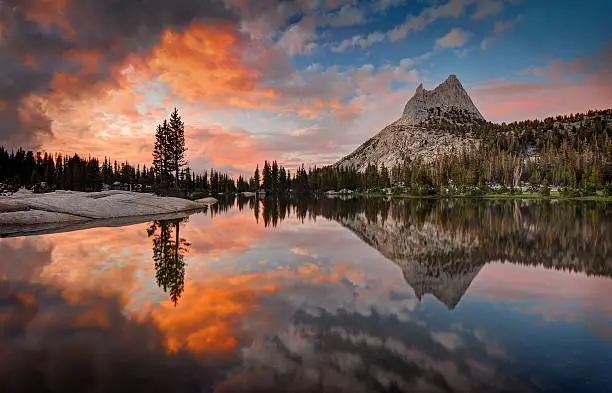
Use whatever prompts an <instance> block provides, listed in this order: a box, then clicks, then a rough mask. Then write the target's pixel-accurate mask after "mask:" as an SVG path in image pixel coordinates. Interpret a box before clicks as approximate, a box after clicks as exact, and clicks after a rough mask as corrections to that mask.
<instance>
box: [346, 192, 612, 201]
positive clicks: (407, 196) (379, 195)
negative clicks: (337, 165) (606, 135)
mask: <svg viewBox="0 0 612 393" xmlns="http://www.w3.org/2000/svg"><path fill="white" fill-rule="evenodd" d="M352 195H354V196H358V197H364V198H397V199H400V198H401V199H487V200H501V199H506V200H538V201H577V202H605V203H612V196H603V195H591V196H577V197H571V196H563V195H560V194H555V195H553V194H552V193H551V195H550V196H544V195H542V194H538V193H524V194H514V195H510V194H493V193H491V194H483V195H458V194H454V195H453V194H451V195H411V194H382V193H363V192H355V193H353V194H352Z"/></svg>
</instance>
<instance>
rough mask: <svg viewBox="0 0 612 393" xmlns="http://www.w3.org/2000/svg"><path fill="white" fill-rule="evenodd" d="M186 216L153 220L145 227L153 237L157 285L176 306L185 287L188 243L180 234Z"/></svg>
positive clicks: (149, 235)
mask: <svg viewBox="0 0 612 393" xmlns="http://www.w3.org/2000/svg"><path fill="white" fill-rule="evenodd" d="M186 221H187V218H182V219H175V220H163V221H153V222H152V223H151V226H150V227H149V228H148V229H147V235H148V237H153V261H154V262H155V279H156V281H157V285H158V286H159V287H160V288H162V289H163V290H164V292H167V293H168V294H169V296H170V300H172V302H173V303H174V305H175V306H176V305H177V303H178V300H179V299H180V297H181V295H182V294H183V290H184V288H185V266H186V264H185V255H186V254H187V252H188V251H189V250H188V246H189V243H187V241H186V240H185V239H184V238H182V237H181V236H180V228H181V223H185V222H186Z"/></svg>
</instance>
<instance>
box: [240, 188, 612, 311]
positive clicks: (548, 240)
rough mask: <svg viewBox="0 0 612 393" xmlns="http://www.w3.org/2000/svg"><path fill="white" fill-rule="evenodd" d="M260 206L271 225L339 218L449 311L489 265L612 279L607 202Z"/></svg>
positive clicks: (269, 201)
mask: <svg viewBox="0 0 612 393" xmlns="http://www.w3.org/2000/svg"><path fill="white" fill-rule="evenodd" d="M232 203H233V202H232ZM260 203H261V204H262V205H263V207H262V209H263V214H262V215H263V224H264V226H266V227H267V226H270V225H271V226H273V227H276V226H277V225H278V223H279V222H282V221H283V220H284V219H285V218H286V217H289V216H291V215H295V216H296V217H297V218H298V219H299V220H300V221H302V222H303V221H304V220H305V219H306V218H308V219H309V220H316V218H317V217H319V216H321V217H324V218H326V219H328V220H334V221H337V222H338V223H340V224H341V225H342V226H344V227H345V228H347V229H349V230H351V231H352V232H353V233H355V234H356V235H357V236H358V237H359V238H360V239H361V240H362V241H364V242H365V243H367V244H369V245H370V246H372V247H374V248H375V249H376V250H378V251H379V252H380V253H381V254H382V255H383V256H385V257H386V258H387V259H389V260H391V261H392V262H394V263H395V264H397V265H398V266H399V267H400V268H401V269H402V272H403V274H404V278H405V280H406V282H407V283H408V284H409V285H410V286H411V287H412V288H413V289H414V292H415V294H416V296H417V297H418V298H419V299H420V298H421V297H422V296H423V295H425V294H431V295H433V296H435V297H436V298H437V299H438V300H440V301H441V302H443V303H444V304H445V305H446V306H447V307H448V308H449V309H453V308H455V306H456V305H457V304H458V303H459V301H460V299H461V297H462V296H463V295H464V294H465V292H466V291H467V289H468V287H469V286H470V284H471V282H472V280H473V279H474V278H475V277H476V276H477V275H478V273H479V272H480V270H481V268H482V267H483V266H484V265H485V264H487V263H489V262H509V263H514V264H524V265H531V266H544V267H546V268H553V269H556V270H566V271H572V272H584V273H586V274H587V275H598V276H606V277H610V276H612V220H611V217H612V209H611V207H610V205H609V204H599V203H587V202H550V201H510V200H499V201H486V200H433V199H418V200H415V199H403V200H385V199H382V198H371V199H352V200H347V201H342V200H338V199H331V200H329V199H321V200H309V201H307V200H287V199H285V200H283V199H276V198H265V199H263V200H261V201H256V200H255V199H254V198H251V200H250V201H249V206H251V207H252V208H253V209H254V211H255V216H256V218H258V217H259V209H260V206H259V205H260ZM238 204H239V206H244V205H245V202H244V201H242V202H241V201H240V199H239V201H238Z"/></svg>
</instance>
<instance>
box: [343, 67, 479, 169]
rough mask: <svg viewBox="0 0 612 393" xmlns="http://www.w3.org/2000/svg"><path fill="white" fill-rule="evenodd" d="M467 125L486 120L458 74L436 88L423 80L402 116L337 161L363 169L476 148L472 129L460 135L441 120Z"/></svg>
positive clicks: (426, 158) (426, 160) (456, 124)
mask: <svg viewBox="0 0 612 393" xmlns="http://www.w3.org/2000/svg"><path fill="white" fill-rule="evenodd" d="M441 123H446V124H452V125H455V126H466V125H475V124H483V123H486V120H485V118H484V117H483V116H482V114H481V113H480V111H479V110H478V108H477V107H476V105H474V102H473V101H472V99H471V98H470V96H469V94H468V93H467V92H466V91H465V89H464V88H463V85H462V84H461V82H460V81H459V79H458V78H457V76H456V75H455V74H451V75H449V76H448V77H447V78H446V79H445V80H444V81H443V82H442V83H440V84H439V85H438V86H436V87H435V88H434V89H432V90H426V89H425V88H424V87H423V84H422V83H421V84H419V85H418V86H417V88H416V90H415V92H414V94H413V95H412V97H411V98H410V99H409V100H408V102H407V103H406V105H405V106H404V110H403V112H402V114H401V116H400V117H399V119H397V120H395V121H394V122H392V123H390V124H389V125H388V126H386V127H385V128H383V129H382V130H381V131H380V132H378V133H377V134H376V135H374V136H373V137H372V138H370V139H368V140H367V141H366V142H364V143H363V144H361V145H360V146H359V147H358V148H357V149H355V150H354V151H353V152H352V153H350V154H348V155H347V156H345V157H343V158H342V159H341V160H340V161H338V162H336V163H335V164H334V165H333V166H335V167H354V168H356V169H357V170H359V171H363V170H365V169H366V168H367V166H368V165H370V164H375V165H376V166H381V165H385V166H386V167H387V168H391V167H393V166H394V165H397V164H402V163H404V162H405V161H406V160H414V159H422V160H423V161H425V162H428V161H431V160H433V159H434V158H435V156H436V155H438V154H445V153H449V152H459V151H462V150H466V149H472V148H474V147H476V146H477V145H478V140H477V139H476V138H473V136H472V135H471V134H470V133H466V135H465V136H458V135H456V134H452V133H449V132H446V131H444V130H442V128H441V127H438V125H439V124H441Z"/></svg>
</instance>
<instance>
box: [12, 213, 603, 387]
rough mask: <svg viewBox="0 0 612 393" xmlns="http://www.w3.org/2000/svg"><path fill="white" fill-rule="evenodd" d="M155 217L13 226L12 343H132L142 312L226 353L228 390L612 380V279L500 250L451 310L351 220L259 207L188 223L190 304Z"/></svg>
mask: <svg viewBox="0 0 612 393" xmlns="http://www.w3.org/2000/svg"><path fill="white" fill-rule="evenodd" d="M146 227H147V224H141V225H133V226H129V227H122V228H96V229H90V230H85V231H79V232H70V233H64V234H54V235H46V236H39V237H31V238H12V239H0V255H2V262H0V277H2V279H3V280H4V282H5V284H3V287H2V291H1V292H0V293H1V294H0V298H1V299H4V300H3V308H2V315H1V318H0V319H1V320H2V321H4V322H5V326H10V327H11V328H10V329H9V328H6V329H4V331H3V337H2V344H1V345H2V346H3V347H5V348H4V349H3V351H4V352H3V353H11V354H13V355H15V354H17V353H20V352H19V351H20V350H23V348H24V345H25V344H23V343H24V342H27V343H28V344H27V345H26V346H27V347H28V348H33V347H37V346H38V347H41V346H44V345H46V344H45V343H46V342H45V337H54V335H53V334H57V332H58V331H64V330H65V331H66V332H68V331H70V332H73V333H74V335H75V337H77V336H78V333H76V332H77V331H81V330H84V329H86V328H87V329H90V330H91V329H94V328H100V327H103V328H104V329H107V330H108V329H110V330H109V331H107V332H106V333H105V334H106V336H104V338H102V339H101V340H102V341H103V342H104V341H109V342H110V341H113V340H119V341H118V342H120V343H121V346H117V347H116V348H121V350H126V351H127V350H128V349H127V348H128V347H130V346H132V347H134V348H136V347H137V346H138V345H140V344H137V343H136V342H137V341H138V340H137V339H136V338H135V337H136V336H140V335H141V334H140V333H138V334H136V336H134V335H132V336H130V335H127V336H126V334H127V333H126V332H129V331H131V330H130V329H132V327H130V328H128V327H126V326H132V325H131V324H133V323H138V324H139V325H138V329H141V325H142V326H150V327H151V328H153V329H154V330H155V331H156V332H157V333H156V334H153V333H151V334H153V335H152V336H151V337H149V336H147V335H146V334H142V336H143V337H148V338H147V339H148V340H153V341H155V342H157V341H159V343H158V344H157V345H158V346H159V347H160V348H164V349H165V350H162V349H158V350H159V351H161V352H160V354H159V355H158V356H161V357H163V358H164V359H166V360H167V359H169V358H170V357H171V356H178V355H177V354H180V353H183V352H182V351H183V350H184V349H187V350H188V353H191V354H195V356H196V358H197V359H200V360H199V361H198V362H196V363H195V365H193V367H196V369H197V367H203V366H202V364H203V363H201V361H202V359H206V361H207V362H211V361H213V366H211V365H210V364H209V363H206V367H209V368H210V367H212V368H213V370H215V371H219V372H221V371H220V370H223V371H222V372H221V374H220V375H217V376H215V377H214V378H213V379H214V380H215V381H217V384H216V385H215V386H216V389H217V391H234V390H239V388H240V387H243V386H244V384H245V383H246V384H248V386H252V387H253V388H255V387H261V388H265V389H270V388H271V387H272V386H273V385H274V384H276V385H277V387H278V384H279V383H281V384H285V386H297V385H299V386H301V387H302V388H304V389H306V390H308V389H311V390H313V391H314V390H316V391H319V390H320V389H319V388H320V387H321V386H325V387H326V388H329V389H332V390H333V389H348V390H352V391H355V392H358V391H366V390H368V389H369V390H384V388H387V389H390V388H391V387H393V386H396V387H398V388H399V389H400V390H410V389H411V388H415V389H417V390H418V389H423V390H424V391H444V390H445V389H446V388H448V387H449V386H451V387H452V389H453V390H456V391H465V392H471V391H551V390H550V389H553V390H554V389H557V391H559V389H561V388H563V389H566V391H593V392H595V391H609V390H610V389H611V388H612V376H611V375H610V373H609V369H608V365H609V364H611V362H612V303H610V302H609V301H607V297H609V294H611V293H612V280H611V279H610V278H607V277H594V276H591V277H587V276H586V275H584V274H579V273H567V272H564V271H555V270H550V269H545V268H543V267H531V266H524V265H513V264H511V263H491V264H487V265H485V266H484V267H483V268H482V269H481V270H480V271H479V272H478V274H477V275H476V277H475V278H474V279H473V281H472V282H471V284H469V283H468V284H469V289H467V292H466V294H465V295H463V296H462V297H461V300H460V301H459V303H458V304H457V305H456V307H455V308H454V309H453V310H450V309H449V308H448V307H447V306H446V305H445V304H444V303H443V302H441V301H439V300H437V299H435V298H434V297H433V296H431V295H426V296H424V297H423V298H422V299H421V300H420V301H419V300H418V299H417V297H416V296H415V294H414V291H413V289H412V288H411V287H410V286H409V285H408V284H407V283H406V281H405V279H404V276H403V274H402V270H401V269H400V268H399V267H398V266H397V265H396V264H394V263H392V262H391V261H389V260H387V259H386V258H384V257H383V256H382V255H381V254H380V253H379V252H378V251H377V250H376V249H375V248H373V247H371V246H369V245H367V244H366V243H364V242H363V241H361V240H360V239H359V238H358V237H357V236H355V234H354V233H352V232H351V231H348V230H346V229H345V228H343V227H342V226H341V225H340V224H338V223H337V222H335V221H330V220H326V219H324V218H321V217H319V218H317V220H316V222H313V221H309V220H306V221H305V222H304V223H301V222H299V221H298V220H296V219H293V218H289V219H286V220H285V221H283V222H282V223H280V224H279V225H278V226H277V227H275V228H272V227H268V228H264V226H263V225H262V224H261V222H260V223H259V224H258V223H257V222H256V221H255V220H254V218H253V214H252V211H250V210H248V209H245V210H243V211H242V212H238V211H237V210H232V211H230V212H229V213H227V214H222V215H218V216H215V217H214V218H212V219H211V218H210V216H207V215H204V214H200V215H194V216H192V217H190V220H189V222H187V223H185V224H181V232H180V235H181V237H184V238H185V239H186V241H187V242H188V243H189V247H188V248H189V252H188V253H187V256H186V257H185V261H186V263H187V267H186V277H185V288H184V292H183V294H182V297H181V298H180V300H179V301H178V304H177V305H176V306H175V305H174V304H173V303H172V302H171V301H170V300H169V299H168V295H167V294H165V293H164V292H163V291H162V290H161V289H160V288H159V287H158V286H157V285H156V282H155V269H154V265H153V263H152V260H151V256H152V251H151V239H150V238H148V237H147V233H146ZM464 289H465V288H464ZM451 290H454V291H457V290H459V289H457V288H456V287H455V288H454V289H451ZM461 295H462V294H461V293H459V296H461ZM10 299H12V300H10ZM101 299H102V300H101ZM109 299H110V300H112V302H111V303H108V302H109V301H110V300H109ZM32 305H36V307H35V308H33V307H34V306H32ZM77 306H78V307H77ZM75 307H77V308H75ZM115 308H116V309H117V310H116V311H120V314H121V315H122V316H119V315H117V314H116V311H115ZM28 310H29V311H28ZM33 310H35V311H33ZM26 311H27V312H26ZM68 311H70V312H68ZM28 313H30V314H28ZM26 316H27V318H26ZM117 321H120V322H117ZM9 322H10V323H9ZM115 325H120V326H123V327H122V329H121V330H117V331H115V330H114V328H111V327H110V326H115ZM68 326H69V327H70V329H68ZM20 329H21V330H20ZM75 329H76V330H75ZM134 329H136V328H134ZM18 331H19V332H22V333H16V332H18ZM135 331H138V332H139V331H140V330H135ZM24 332H25V333H24ZM49 332H54V333H53V334H51V333H49ZM20 334H22V335H20ZM71 334H72V333H71ZM108 335H113V337H114V338H113V339H112V340H111V339H110V338H109V336H108ZM62 337H63V338H64V340H67V341H70V340H71V338H70V337H72V336H71V335H70V334H68V333H63V334H62ZM117 337H120V338H117ZM139 339H140V338H139ZM143 339H144V338H143ZM20 340H24V341H23V342H22V341H20ZM74 340H77V339H76V338H75V339H74ZM99 340H100V339H99V338H98V341H99ZM54 342H55V341H54ZM113 342H115V341H113ZM18 343H19V344H18ZM49 345H51V344H49ZM53 345H56V344H53ZM66 345H68V346H67V347H66V348H68V349H67V350H69V349H70V348H72V349H74V348H73V347H72V346H70V345H73V344H70V345H69V344H66ZM74 345H76V344H74ZM147 345H148V346H146V348H150V345H152V344H151V343H149V344H147ZM6 347H8V348H9V349H10V350H7V349H6ZM92 348H94V349H91V351H94V352H92V353H96V354H97V355H96V356H98V357H101V356H102V355H100V354H99V351H102V350H103V348H98V347H96V346H93V347H92ZM156 348H157V347H156ZM140 350H141V349H140ZM7 351H8V352H7ZM134 351H136V350H134ZM164 353H165V355H164ZM1 354H2V353H0V355H1ZM130 356H132V357H133V359H135V360H134V361H135V362H136V363H138V362H140V358H139V357H138V355H134V354H132V355H130ZM143 356H144V355H143ZM185 356H186V355H185ZM190 356H191V355H190ZM0 357H1V356H0ZM145 363H146V362H145ZM162 363H163V362H162ZM24 364H26V363H24ZM138 364H140V366H139V367H145V366H144V365H143V363H142V362H141V363H138ZM145 365H146V364H145ZM3 367H8V366H7V365H6V363H5V362H3V363H0V370H1V371H0V377H2V378H6V375H7V374H5V373H4V372H2V371H6V369H4V370H2V368H3ZM12 367H17V366H15V365H13V366H12ZM23 367H24V370H27V367H26V366H25V365H24V366H23ZM54 367H59V366H54ZM157 367H160V366H157ZM196 369H194V370H196ZM193 373H194V375H196V371H193ZM187 374H189V373H187ZM103 375H105V374H103ZM198 375H199V374H198ZM198 378H199V377H198ZM211 378H212V377H211ZM279 381H280V382H279ZM321 381H324V382H321ZM296 384H297V385H296ZM189 386H191V385H189ZM155 389H157V390H155ZM428 389H429V390H428ZM289 390H290V389H289ZM153 391H163V385H157V386H154V389H153ZM186 391H190V390H189V389H187V390H186Z"/></svg>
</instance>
